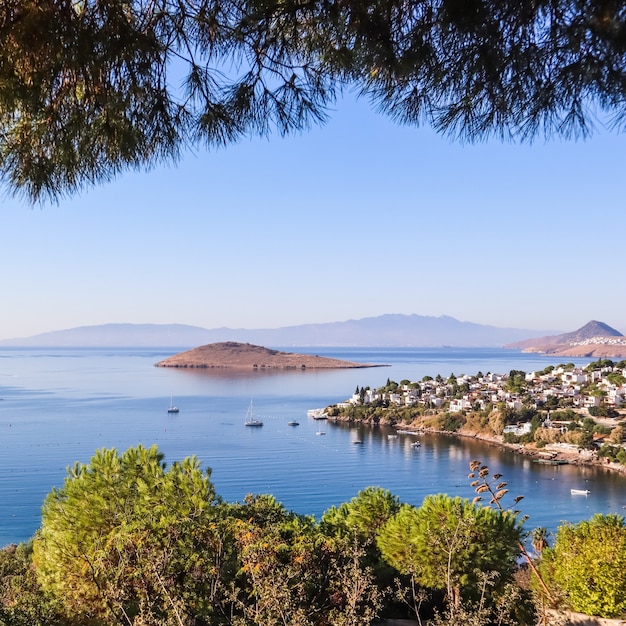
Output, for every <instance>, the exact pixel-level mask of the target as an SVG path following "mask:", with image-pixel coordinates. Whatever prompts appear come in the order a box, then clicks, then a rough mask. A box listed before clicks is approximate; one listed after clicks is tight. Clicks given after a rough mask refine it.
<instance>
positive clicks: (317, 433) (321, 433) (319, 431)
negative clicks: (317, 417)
mask: <svg viewBox="0 0 626 626" xmlns="http://www.w3.org/2000/svg"><path fill="white" fill-rule="evenodd" d="M315 434H316V435H325V434H326V433H325V432H324V431H323V430H318V431H317V432H316V433H315Z"/></svg>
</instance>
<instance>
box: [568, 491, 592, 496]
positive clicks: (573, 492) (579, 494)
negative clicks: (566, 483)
mask: <svg viewBox="0 0 626 626" xmlns="http://www.w3.org/2000/svg"><path fill="white" fill-rule="evenodd" d="M570 492H571V494H572V495H573V496H588V495H589V494H590V493H591V492H590V491H589V489H570Z"/></svg>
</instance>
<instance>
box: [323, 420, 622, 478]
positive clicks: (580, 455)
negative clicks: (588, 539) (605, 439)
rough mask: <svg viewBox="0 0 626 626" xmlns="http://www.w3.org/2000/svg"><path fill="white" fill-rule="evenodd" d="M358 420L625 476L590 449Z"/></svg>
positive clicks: (352, 422)
mask: <svg viewBox="0 0 626 626" xmlns="http://www.w3.org/2000/svg"><path fill="white" fill-rule="evenodd" d="M327 419H328V420H330V421H335V422H345V423H348V424H350V425H354V424H356V423H357V422H354V421H351V420H349V419H341V418H339V417H328V418H327ZM361 423H362V424H366V425H368V426H370V427H371V428H373V427H376V426H385V427H387V428H392V429H394V430H398V428H401V429H402V430H404V431H407V432H408V431H410V432H413V433H415V434H419V433H431V434H435V435H449V436H451V437H464V438H466V439H475V440H477V441H481V442H483V443H486V444H488V445H491V446H497V447H499V448H505V449H507V450H511V451H512V452H515V453H516V454H520V455H522V456H527V457H531V458H532V459H533V460H535V459H536V460H543V461H545V462H546V463H550V462H551V461H554V462H555V464H563V465H565V464H566V465H578V466H583V467H597V468H598V469H604V470H606V471H610V472H616V473H618V474H622V475H623V476H626V465H622V464H621V463H612V462H610V461H609V460H608V459H606V458H602V459H601V458H598V456H597V455H596V454H595V452H592V451H590V450H583V449H582V448H575V447H565V446H564V445H562V444H548V445H546V446H545V447H544V448H535V447H528V446H526V445H524V444H521V443H506V442H505V441H504V440H503V438H502V435H485V434H482V433H476V432H472V431H463V430H459V431H451V430H441V429H438V428H431V427H428V426H416V425H415V424H414V423H413V424H408V425H407V424H402V425H399V424H390V423H384V422H381V423H378V424H373V423H371V422H370V421H362V422H361Z"/></svg>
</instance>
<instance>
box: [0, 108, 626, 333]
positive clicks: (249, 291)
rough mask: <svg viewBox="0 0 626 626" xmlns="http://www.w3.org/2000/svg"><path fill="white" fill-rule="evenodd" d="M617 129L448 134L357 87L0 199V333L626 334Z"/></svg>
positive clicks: (625, 218) (624, 215)
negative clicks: (582, 136)
mask: <svg viewBox="0 0 626 626" xmlns="http://www.w3.org/2000/svg"><path fill="white" fill-rule="evenodd" d="M625 149H626V135H624V134H623V135H621V136H620V135H619V134H617V133H609V132H598V133H597V134H595V135H594V137H593V138H592V139H590V140H586V141H578V142H573V141H570V142H567V141H562V140H552V141H549V142H544V140H543V139H541V140H539V141H536V142H535V143H533V144H532V145H519V144H509V143H501V142H499V141H495V140H490V141H487V142H484V143H479V144H477V145H461V144H459V143H455V142H453V141H452V140H450V139H448V138H445V137H443V136H440V135H437V134H435V133H434V132H433V131H432V130H430V129H429V128H420V129H416V128H412V127H403V126H398V125H396V124H394V123H393V122H392V121H391V120H390V119H389V118H387V117H385V116H382V115H379V114H377V113H375V112H374V111H373V109H372V108H371V107H370V105H369V104H368V103H367V102H365V101H362V102H355V101H354V100H352V99H351V98H348V99H346V100H345V101H343V102H341V103H339V104H338V105H337V107H336V111H334V112H333V113H332V114H331V119H330V121H329V122H328V123H327V124H326V125H325V126H323V127H320V128H314V129H312V130H310V131H309V132H307V133H303V134H301V135H297V136H293V137H290V138H287V139H283V138H280V137H278V136H275V137H272V138H270V139H269V140H261V139H253V140H245V141H242V142H240V143H238V144H235V145H232V146H229V147H228V148H226V149H223V150H218V151H214V152H210V153H207V152H204V151H199V152H197V153H196V154H188V155H187V156H185V158H184V159H183V160H182V161H181V162H180V163H179V164H178V165H177V166H167V167H159V168H158V169H156V170H153V171H151V172H147V173H126V174H124V175H122V176H121V177H119V178H118V179H117V180H115V181H114V182H112V183H109V184H106V185H102V186H99V187H97V188H94V189H90V190H86V191H85V192H83V193H82V194H80V195H79V196H77V197H73V198H71V199H68V200H63V201H61V202H60V203H59V204H58V205H54V204H50V205H45V206H41V207H36V208H33V207H30V206H28V205H27V204H26V203H24V202H22V201H20V200H17V199H12V198H10V197H7V196H6V195H5V196H4V197H3V201H2V205H3V209H2V246H1V247H0V262H1V265H2V274H1V276H2V280H1V281H0V288H1V290H2V307H0V339H1V338H14V337H26V336H31V335H34V334H38V333H41V332H46V331H51V330H60V329H66V328H73V327H76V326H85V325H93V324H104V323H109V322H131V323H181V324H192V325H197V326H202V327H205V328H216V327H222V326H227V327H231V328H276V327H280V326H290V325H295V324H302V323H309V322H333V321H341V320H346V319H358V318H362V317H370V316H376V315H381V314H384V313H406V314H411V313H417V314H420V315H433V316H439V315H450V316H452V317H455V318H457V319H459V320H463V321H471V322H476V323H480V324H491V325H495V326H503V327H516V328H530V329H537V330H564V331H569V330H574V329H576V328H578V327H580V326H582V325H583V324H585V323H586V322H588V321H589V320H591V319H597V320H600V321H603V322H606V323H607V324H609V325H611V326H613V327H615V328H617V329H618V330H619V331H621V332H622V333H625V334H626V289H624V284H625V283H624V280H625V279H624V256H623V255H624V241H625V235H626V198H625V194H624V190H625V189H626V182H625V180H624V179H625V176H626V159H625V153H626V150H625Z"/></svg>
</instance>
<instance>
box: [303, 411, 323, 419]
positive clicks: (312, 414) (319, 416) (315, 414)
mask: <svg viewBox="0 0 626 626" xmlns="http://www.w3.org/2000/svg"><path fill="white" fill-rule="evenodd" d="M306 414H307V415H308V416H309V417H312V418H313V419H314V420H325V419H328V415H326V412H325V410H324V409H309V410H308V411H307V412H306Z"/></svg>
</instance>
